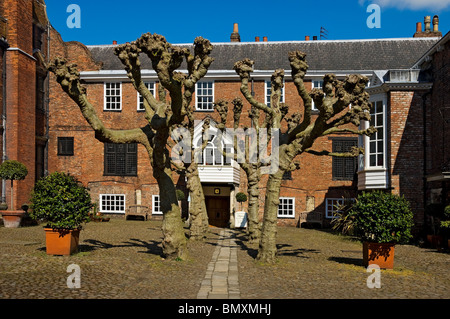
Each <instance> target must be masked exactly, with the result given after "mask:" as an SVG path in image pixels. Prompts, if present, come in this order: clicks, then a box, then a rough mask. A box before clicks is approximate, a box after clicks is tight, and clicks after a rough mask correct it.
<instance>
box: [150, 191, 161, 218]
mask: <svg viewBox="0 0 450 319" xmlns="http://www.w3.org/2000/svg"><path fill="white" fill-rule="evenodd" d="M156 206H158V207H159V210H155V207H156ZM162 213H163V212H162V210H161V199H160V197H159V195H152V215H162Z"/></svg>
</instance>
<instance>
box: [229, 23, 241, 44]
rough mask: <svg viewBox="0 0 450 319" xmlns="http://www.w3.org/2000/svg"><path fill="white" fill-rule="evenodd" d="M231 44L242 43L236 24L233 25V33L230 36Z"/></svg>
mask: <svg viewBox="0 0 450 319" xmlns="http://www.w3.org/2000/svg"><path fill="white" fill-rule="evenodd" d="M230 41H231V42H241V36H240V35H239V25H238V24H237V23H235V24H234V25H233V33H232V34H231V36H230Z"/></svg>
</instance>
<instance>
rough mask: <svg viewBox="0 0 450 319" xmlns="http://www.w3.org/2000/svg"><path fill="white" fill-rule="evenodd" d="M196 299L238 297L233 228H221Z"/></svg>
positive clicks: (235, 246) (235, 245) (235, 247)
mask: <svg viewBox="0 0 450 319" xmlns="http://www.w3.org/2000/svg"><path fill="white" fill-rule="evenodd" d="M197 299H240V291H239V280H238V263H237V244H236V241H235V233H234V232H233V230H231V229H222V230H221V232H220V238H219V240H218V241H217V247H216V249H215V251H214V253H213V256H212V259H211V262H210V263H209V264H208V267H207V269H206V274H205V278H204V279H203V281H202V284H201V287H200V290H199V292H198V295H197Z"/></svg>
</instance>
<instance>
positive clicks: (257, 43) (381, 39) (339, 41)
mask: <svg viewBox="0 0 450 319" xmlns="http://www.w3.org/2000/svg"><path fill="white" fill-rule="evenodd" d="M440 39H441V37H429V38H376V39H344V40H310V41H305V40H292V41H267V42H264V41H260V42H211V44H213V45H230V46H239V45H248V44H252V45H270V44H297V43H308V44H309V43H317V44H321V43H349V42H388V41H389V42H391V41H438V40H440ZM172 44H173V45H180V46H190V45H193V43H172ZM118 45H119V44H91V45H86V47H88V48H97V47H98V48H108V47H116V46H118Z"/></svg>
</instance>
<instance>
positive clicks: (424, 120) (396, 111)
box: [0, 0, 450, 226]
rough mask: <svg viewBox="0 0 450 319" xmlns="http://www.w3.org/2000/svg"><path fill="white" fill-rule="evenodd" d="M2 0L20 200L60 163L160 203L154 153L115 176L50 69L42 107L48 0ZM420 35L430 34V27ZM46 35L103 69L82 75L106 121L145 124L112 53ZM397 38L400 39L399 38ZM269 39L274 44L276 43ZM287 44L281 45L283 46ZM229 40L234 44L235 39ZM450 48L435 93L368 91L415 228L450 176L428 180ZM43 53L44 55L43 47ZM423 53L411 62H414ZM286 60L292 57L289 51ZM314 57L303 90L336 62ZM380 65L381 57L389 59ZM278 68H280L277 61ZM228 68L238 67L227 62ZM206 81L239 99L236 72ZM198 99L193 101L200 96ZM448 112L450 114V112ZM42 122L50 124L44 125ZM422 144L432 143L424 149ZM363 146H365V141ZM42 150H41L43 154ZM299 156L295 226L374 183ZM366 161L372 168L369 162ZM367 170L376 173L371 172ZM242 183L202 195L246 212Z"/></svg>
mask: <svg viewBox="0 0 450 319" xmlns="http://www.w3.org/2000/svg"><path fill="white" fill-rule="evenodd" d="M5 1H6V2H11V5H9V6H8V9H7V10H4V13H1V15H3V14H4V15H5V17H6V16H7V17H8V28H9V29H8V30H9V32H8V43H9V45H10V47H11V48H19V49H20V50H11V49H9V50H8V51H7V53H6V55H5V59H6V64H5V65H6V66H7V72H6V74H7V75H8V77H7V79H6V88H7V90H6V92H7V94H6V97H5V96H0V99H6V101H7V103H6V104H7V106H8V107H7V108H6V110H7V118H8V120H7V127H6V134H7V136H6V137H7V139H6V140H7V143H8V145H7V156H8V158H11V159H18V160H20V161H22V162H24V163H25V164H26V165H27V167H28V168H29V171H30V173H29V176H28V177H27V179H26V180H25V181H23V182H20V183H18V186H17V187H18V191H16V192H15V194H18V196H17V199H16V203H17V204H18V205H22V204H23V203H26V202H27V201H28V198H29V193H30V190H31V187H32V186H33V184H34V181H35V178H36V177H38V176H39V175H41V174H47V173H51V172H54V171H65V172H68V173H70V174H72V175H74V176H76V177H77V178H78V179H79V180H80V181H81V182H82V183H83V184H84V185H86V186H87V187H88V188H89V190H90V192H91V195H92V198H93V200H94V201H95V202H97V203H99V201H100V196H101V195H102V194H110V195H111V194H112V195H114V194H115V195H125V206H126V207H129V206H130V205H135V204H142V205H145V206H148V207H149V208H150V211H152V210H153V209H154V207H153V200H154V198H153V196H154V195H158V194H159V190H158V185H157V183H156V181H155V179H154V178H153V175H152V169H151V166H150V161H149V158H148V154H147V153H146V151H145V150H144V148H143V147H142V146H140V145H138V149H137V174H136V175H135V176H109V175H107V174H105V145H104V144H103V143H101V142H99V141H97V140H96V139H95V136H94V132H93V130H92V129H91V128H90V126H89V125H88V124H87V122H86V121H85V120H84V118H83V117H82V115H81V113H80V110H79V108H78V106H77V105H76V104H75V103H74V102H73V101H72V100H70V98H68V96H67V95H66V94H65V93H64V92H63V91H62V89H61V88H60V86H59V84H57V83H56V81H55V78H54V75H53V74H51V75H50V77H49V84H48V85H49V86H48V87H47V86H44V89H45V94H49V100H50V103H49V109H48V111H49V114H48V118H47V116H46V113H45V111H46V110H45V109H44V110H43V112H39V111H38V110H37V108H36V96H37V93H38V92H37V87H38V84H39V83H36V81H37V79H38V78H39V76H37V75H39V74H42V75H46V73H45V70H44V69H43V68H42V67H41V66H40V64H39V62H38V61H39V57H38V56H33V46H34V45H35V43H33V40H35V38H34V36H33V25H38V26H41V27H42V26H43V20H42V16H43V15H42V10H41V9H40V8H41V7H40V6H39V5H40V4H42V1H37V0H35V1H25V0H19V1H12V0H5ZM2 3H3V2H2ZM19 8H20V14H19ZM22 11H24V12H22ZM18 34H20V36H18ZM416 36H417V37H419V36H421V35H420V34H417V35H416ZM422 36H427V37H428V36H429V32H427V34H425V35H422ZM50 39H51V42H50V43H47V42H46V41H47V37H46V36H45V33H44V34H43V35H42V49H44V48H45V47H46V46H47V44H49V47H50V53H49V55H50V57H51V58H53V57H56V56H61V57H64V58H66V59H67V60H69V61H70V62H73V63H76V64H77V65H78V67H79V69H80V71H82V72H88V71H90V72H94V73H95V72H97V74H100V75H99V76H98V77H97V78H96V79H92V78H89V77H86V78H84V81H85V85H86V87H87V96H88V99H89V101H90V102H91V103H92V105H94V106H95V108H96V111H97V114H98V115H99V117H100V119H102V121H103V122H104V123H105V126H106V127H111V128H115V129H127V128H135V127H141V126H143V125H145V124H146V120H145V118H144V117H143V114H142V113H140V112H139V111H138V95H137V92H136V91H135V89H134V88H133V86H132V84H131V83H130V82H129V80H128V79H127V78H126V76H125V75H124V73H123V74H121V73H120V71H123V69H120V68H113V69H111V68H110V69H105V64H108V63H109V64H110V63H111V61H109V60H108V61H102V60H101V59H98V58H95V57H94V53H93V48H92V47H86V46H85V45H83V44H81V43H79V42H64V41H63V40H62V38H61V36H60V34H59V33H58V32H57V31H56V30H54V29H52V28H51V29H50ZM432 39H434V38H432ZM399 41H400V42H401V40H399ZM408 41H409V40H408ZM419 41H421V40H420V39H415V40H414V41H410V42H408V43H410V44H408V43H406V42H407V41H405V42H403V43H400V42H399V45H403V46H404V47H405V48H410V47H409V45H419V44H420V43H424V45H428V47H426V48H423V50H424V51H426V50H428V49H429V47H431V46H432V45H434V44H435V43H436V42H437V41H438V40H437V39H436V40H430V41H429V42H419ZM350 42H351V41H350ZM350 42H349V41H347V42H346V45H352V44H351V43H350ZM361 43H363V42H358V45H363V48H365V47H364V43H363V44H361ZM267 44H268V45H269V44H270V42H268V43H267ZM366 44H367V48H365V49H368V48H374V46H375V45H376V43H375V41H367V43H366ZM232 45H240V44H239V43H237V44H232ZM283 45H284V44H280V45H279V48H281V47H282V46H283ZM101 47H102V48H101V50H103V49H105V50H107V49H108V46H101ZM109 47H111V46H109ZM227 47H231V44H230V45H229V46H227ZM448 47H449V43H448V41H447V42H444V43H443V44H442V47H441V48H440V49H439V50H436V52H434V53H433V55H434V56H433V59H432V62H431V64H430V67H429V69H430V70H431V71H429V73H431V74H432V78H433V80H427V81H431V82H433V88H432V90H431V91H429V90H428V89H426V88H424V87H423V86H421V83H419V84H417V83H415V84H411V83H403V84H402V85H399V86H398V85H397V86H395V85H391V84H389V83H383V81H384V80H383V79H381V78H380V79H379V81H381V84H377V83H375V82H376V81H374V84H373V86H374V87H375V88H373V89H372V91H370V90H369V91H370V92H373V93H374V94H375V95H376V94H380V95H381V96H383V99H384V101H385V102H384V103H385V106H384V107H385V113H384V114H383V116H385V120H386V124H385V125H386V136H385V143H386V150H385V164H384V167H383V169H385V170H386V176H387V177H386V183H385V184H386V185H385V186H383V187H382V188H383V189H387V190H388V191H389V190H390V191H392V192H394V193H396V194H401V195H404V196H405V197H406V198H407V199H408V200H409V201H410V202H411V205H412V208H413V210H414V212H415V216H416V223H417V225H418V226H421V225H423V224H424V223H425V222H426V218H425V216H424V207H425V206H426V203H427V201H429V199H427V198H426V196H425V194H427V193H429V192H430V189H431V188H444V189H448V188H449V187H448V184H445V183H443V181H438V182H435V181H434V182H431V181H430V182H429V183H428V184H425V179H426V176H428V175H430V174H433V173H436V174H437V173H442V167H443V166H445V165H444V164H446V163H448V162H449V160H450V158H449V157H448V154H449V152H450V150H449V149H448V146H447V145H448V143H447V142H446V140H445V137H446V136H449V133H450V132H449V126H450V124H448V123H447V122H446V121H445V120H444V119H442V110H445V107H447V105H448V102H447V101H448V99H447V98H446V97H447V96H448V94H449V93H448V92H449V89H450V88H449V81H448V80H449V79H448V76H449V74H450V72H449V70H448V65H447V64H446V61H448V59H449V56H448V55H449V48H448ZM259 49H260V48H258V50H259ZM101 50H100V51H101ZM409 51H411V50H409ZM409 51H408V52H409ZM222 52H223V51H222ZM43 53H46V51H45V52H44V50H43ZM44 57H45V59H47V58H48V56H46V55H45V54H44ZM97 57H98V56H97ZM419 57H420V56H418V57H416V58H415V59H414V60H412V61H414V62H415V61H417V59H418V58H419ZM233 58H234V56H233ZM285 59H286V60H287V56H286V57H285ZM312 60H313V63H316V65H319V66H320V67H318V69H310V70H311V71H312V74H313V75H312V76H310V77H307V79H306V85H307V89H311V88H312V81H313V80H318V79H320V77H321V76H323V74H322V73H324V72H325V71H321V70H329V69H330V68H326V67H324V66H323V65H320V64H318V62H317V61H316V60H314V59H313V58H312ZM324 61H326V59H324ZM399 61H400V60H399ZM0 62H4V61H0ZM256 62H258V61H256ZM319 62H321V61H319ZM328 62H329V63H331V64H332V63H335V62H333V61H331V60H330V61H328ZM400 62H403V61H400ZM400 62H398V63H400ZM394 63H395V61H394ZM411 63H413V62H411ZM224 65H225V64H224ZM380 65H384V61H382V64H380ZM399 65H400V64H399ZM280 67H282V66H281V65H280ZM359 67H360V69H361V70H372V69H370V67H367V68H365V67H364V66H363V67H362V66H361V65H359ZM408 67H412V66H408ZM398 68H404V66H399V67H398ZM105 70H107V71H110V73H109V75H105V74H107V72H106V73H101V72H102V71H105ZM220 70H221V71H224V70H222V69H220ZM286 70H287V69H286ZM345 70H358V69H357V68H356V67H355V68H351V67H347V68H346V69H344V70H340V69H336V71H337V72H341V73H342V74H341V75H340V76H341V77H343V76H345V72H347V71H345ZM378 70H379V69H373V70H372V71H373V77H372V80H374V79H375V78H376V71H378ZM210 71H213V72H212V73H213V74H214V71H217V70H210ZM225 71H232V70H231V68H230V69H229V70H228V69H226V70H225ZM262 71H264V72H266V73H267V77H266V78H265V77H263V76H261V75H258V76H256V77H255V79H253V81H252V89H253V91H254V94H255V98H256V99H257V100H258V101H261V102H264V100H265V96H266V84H265V81H266V80H269V79H270V70H269V69H262ZM372 71H371V73H372ZM114 72H117V73H116V75H114V74H115V73H114ZM102 74H103V78H102ZM111 74H112V75H111ZM10 75H11V76H10ZM111 76H113V77H114V76H115V78H114V79H112V80H111ZM207 80H208V79H207ZM209 80H213V81H214V100H216V101H217V100H219V99H226V100H228V101H230V102H231V101H232V100H233V99H234V98H235V97H242V96H241V93H240V81H239V78H238V77H237V76H236V74H234V76H228V77H227V78H226V79H224V77H223V76H222V77H221V76H217V77H216V78H214V77H213V75H212V77H211V78H209ZM285 80H286V81H285V87H284V100H285V103H286V104H288V105H289V106H290V112H295V111H298V112H300V113H301V112H302V108H303V104H302V101H301V99H300V98H299V96H298V94H297V91H296V88H295V86H294V84H293V82H292V81H291V79H290V77H289V76H286V79H285ZM108 81H119V82H121V83H122V85H121V101H122V108H121V111H120V112H117V111H105V110H104V92H105V84H104V83H105V82H108ZM155 82H156V88H155V89H156V90H155V91H157V86H158V83H157V81H155ZM0 84H2V82H0ZM430 87H431V86H430ZM377 90H378V91H377ZM22 92H28V93H29V94H20V93H22ZM371 94H372V93H371ZM375 95H374V96H375ZM193 100H195V97H194V99H193ZM11 105H14V107H10V106H11ZM249 109H250V105H249V104H248V103H247V102H246V101H245V99H244V112H243V114H242V117H241V122H242V125H244V126H250V119H249V117H248V115H247V114H248V111H249ZM446 114H447V116H450V110H449V111H447V113H446ZM314 116H316V115H313V119H314ZM205 117H210V118H212V119H215V120H217V121H218V118H219V116H218V114H217V113H216V112H211V111H196V112H195V118H196V119H197V120H203V119H204V118H205ZM232 117H233V114H232V112H231V111H230V112H229V114H228V121H229V123H232ZM47 121H48V122H47ZM46 125H48V129H47V126H46ZM346 137H352V138H354V139H357V137H356V136H352V135H347V136H346ZM58 138H73V145H74V149H73V154H69V155H67V154H66V155H62V154H60V153H59V152H58ZM334 138H335V137H333V136H327V137H322V138H319V139H318V140H317V141H316V142H315V144H314V149H315V150H319V151H320V150H327V151H332V147H333V139H334ZM47 141H48V143H47ZM424 141H426V143H424ZM359 142H361V139H359ZM360 145H361V144H360ZM424 145H425V147H426V148H424ZM366 147H368V146H367V145H366ZM43 151H44V153H43V158H41V155H42V154H41V153H42V152H43ZM366 151H367V148H366ZM39 158H41V159H43V163H40V162H41V161H38V159H39ZM297 160H298V161H299V163H300V169H299V170H296V171H294V172H292V174H291V176H290V177H287V178H286V179H285V180H283V182H282V187H281V191H280V196H281V197H286V198H293V201H294V202H293V204H294V207H295V209H294V210H295V215H294V216H291V217H290V218H279V220H278V222H279V225H285V226H299V216H300V214H301V213H302V212H305V211H316V212H320V213H322V214H323V223H324V225H325V226H327V225H329V223H330V221H331V218H327V216H326V213H327V209H329V208H330V203H332V202H331V200H332V199H333V200H338V199H341V198H354V197H356V196H357V194H358V192H359V191H362V190H368V189H372V188H371V187H370V185H369V184H364V183H365V181H364V182H362V183H361V181H360V180H359V178H361V177H360V175H358V174H356V172H355V174H354V176H353V178H349V179H348V180H339V179H338V178H333V160H332V158H330V157H326V156H323V157H317V156H314V155H311V154H303V155H301V156H299V157H298V159H297ZM359 160H361V159H358V162H359ZM38 162H39V163H38ZM363 165H366V166H367V165H368V163H365V164H363ZM360 169H361V167H360ZM364 169H365V168H364ZM425 169H426V172H425ZM368 172H369V173H370V170H368ZM174 180H175V183H176V184H177V188H179V189H182V190H184V191H185V178H184V176H175V178H174ZM266 180H267V176H263V178H262V182H261V192H260V212H261V215H262V212H263V205H264V195H265V189H264V187H265V182H266ZM433 183H434V184H433ZM447 183H448V182H447ZM435 184H436V185H435ZM361 185H362V186H361ZM246 187H247V181H246V178H245V174H244V172H243V171H242V170H241V171H240V183H239V184H234V185H233V184H231V183H229V184H224V183H210V184H206V183H205V184H204V190H205V194H206V196H208V197H209V196H215V194H214V193H213V190H214V188H220V189H221V194H220V196H229V197H230V202H231V210H232V209H233V208H235V209H236V210H238V209H239V210H240V207H237V206H236V205H235V204H236V203H235V200H234V198H232V197H233V196H234V195H235V194H236V193H237V192H239V191H242V192H246ZM7 192H8V190H7ZM327 200H330V202H327ZM327 204H328V205H327ZM182 206H183V216H184V217H187V216H188V203H187V201H186V200H184V201H183V203H182ZM245 207H246V203H244V210H245ZM328 217H329V216H328ZM153 218H161V215H155V216H153Z"/></svg>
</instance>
